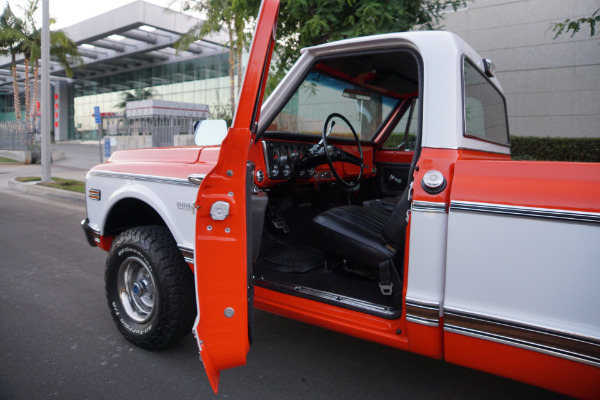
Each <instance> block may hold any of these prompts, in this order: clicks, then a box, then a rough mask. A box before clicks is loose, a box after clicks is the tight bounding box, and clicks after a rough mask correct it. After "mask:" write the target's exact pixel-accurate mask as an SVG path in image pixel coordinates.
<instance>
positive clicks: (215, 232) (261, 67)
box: [194, 0, 279, 393]
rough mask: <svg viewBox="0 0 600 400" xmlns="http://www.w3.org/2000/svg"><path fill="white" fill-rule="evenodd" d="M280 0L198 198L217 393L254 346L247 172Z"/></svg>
mask: <svg viewBox="0 0 600 400" xmlns="http://www.w3.org/2000/svg"><path fill="white" fill-rule="evenodd" d="M278 11H279V0H263V2H262V5H261V8H260V11H259V19H258V24H257V27H256V31H255V33H254V39H253V41H252V46H251V52H250V59H249V62H248V67H247V70H246V74H245V77H244V83H243V85H242V90H241V92H240V98H239V101H238V108H237V110H236V113H235V116H234V119H233V124H232V126H231V128H229V132H228V134H227V137H226V138H225V139H224V140H223V143H222V145H221V151H220V154H219V161H218V162H217V164H216V165H215V167H214V169H213V170H212V171H211V172H210V173H209V174H208V175H207V176H206V177H205V178H204V180H203V181H202V184H201V186H200V190H199V191H198V197H197V199H196V206H197V212H196V239H195V240H196V249H195V254H196V256H195V257H196V259H195V278H196V302H197V305H198V318H197V320H196V323H195V325H194V333H195V334H196V338H197V340H198V347H199V349H200V354H201V357H202V360H203V362H204V368H205V369H206V373H207V375H208V379H209V380H210V383H211V385H212V388H213V390H214V391H215V393H216V392H217V390H218V387H219V376H220V372H221V370H223V369H227V368H233V367H238V366H241V365H244V364H246V354H247V353H248V350H249V348H250V341H249V337H248V334H249V332H248V320H249V315H251V314H250V313H251V310H249V308H250V307H249V303H250V301H251V293H252V290H251V289H252V288H251V282H249V279H248V268H249V267H250V266H249V265H248V241H247V233H246V232H247V231H246V224H247V216H246V197H247V195H248V194H247V193H246V190H247V189H246V179H247V173H246V170H247V167H246V164H247V160H248V150H249V148H250V144H251V141H252V134H253V129H254V127H255V126H256V124H257V121H258V117H259V113H260V107H261V105H262V98H263V94H264V88H265V83H266V80H267V75H268V71H269V64H270V61H271V54H272V51H273V45H274V42H275V27H276V24H277V14H278Z"/></svg>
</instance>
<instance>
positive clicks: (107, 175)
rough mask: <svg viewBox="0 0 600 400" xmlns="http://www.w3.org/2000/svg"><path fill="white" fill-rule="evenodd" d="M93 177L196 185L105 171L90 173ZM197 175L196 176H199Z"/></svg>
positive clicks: (174, 179)
mask: <svg viewBox="0 0 600 400" xmlns="http://www.w3.org/2000/svg"><path fill="white" fill-rule="evenodd" d="M91 174H92V175H93V176H100V177H104V178H116V179H131V180H136V181H144V182H154V183H166V184H168V185H179V186H189V187H197V186H198V184H197V183H192V182H189V181H188V180H187V179H181V178H168V177H164V176H154V175H144V174H130V173H126V172H105V171H92V172H91ZM200 175H201V174H198V175H197V176H200Z"/></svg>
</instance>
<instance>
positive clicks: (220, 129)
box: [194, 119, 227, 146]
mask: <svg viewBox="0 0 600 400" xmlns="http://www.w3.org/2000/svg"><path fill="white" fill-rule="evenodd" d="M225 136H227V122H225V120H222V119H206V120H203V121H196V122H194V143H195V144H196V146H215V145H220V144H221V142H222V141H223V139H225Z"/></svg>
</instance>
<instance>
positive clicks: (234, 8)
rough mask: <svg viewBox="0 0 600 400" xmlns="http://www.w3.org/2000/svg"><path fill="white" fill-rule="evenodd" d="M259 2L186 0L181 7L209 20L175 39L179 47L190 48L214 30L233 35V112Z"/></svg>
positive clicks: (231, 37)
mask: <svg viewBox="0 0 600 400" xmlns="http://www.w3.org/2000/svg"><path fill="white" fill-rule="evenodd" d="M258 3H259V2H258V0H183V2H182V6H181V8H182V11H185V12H189V11H192V12H195V13H198V14H199V15H201V16H204V18H205V20H204V21H202V22H201V23H198V24H196V25H194V26H193V27H192V28H191V29H190V30H188V31H187V32H186V33H184V34H183V35H182V36H181V38H179V40H177V42H175V47H176V49H177V50H179V51H181V50H187V49H188V48H189V47H190V44H192V43H193V42H195V41H196V40H200V39H202V38H204V37H205V36H206V35H207V34H209V33H212V32H219V31H221V30H225V31H226V32H227V35H228V36H229V42H228V45H229V48H230V51H229V89H230V92H229V95H230V99H229V103H230V105H231V111H232V113H233V111H234V110H235V97H236V82H235V80H236V79H235V75H236V65H237V66H238V69H237V78H238V79H237V81H238V84H241V81H242V68H241V65H242V51H243V49H244V48H245V47H247V46H248V43H249V39H248V36H247V35H246V33H245V29H246V27H247V26H248V24H249V23H250V22H251V21H252V20H253V19H254V17H255V16H256V13H257V12H258Z"/></svg>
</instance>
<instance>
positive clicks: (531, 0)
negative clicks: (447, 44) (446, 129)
mask: <svg viewBox="0 0 600 400" xmlns="http://www.w3.org/2000/svg"><path fill="white" fill-rule="evenodd" d="M599 8H600V2H599V1H598V0H569V1H565V0H510V1H507V0H474V1H471V2H469V3H468V6H467V8H466V9H462V10H459V11H456V12H449V13H447V14H445V17H446V18H445V21H443V22H442V23H443V24H444V25H445V27H444V29H446V30H449V31H451V32H454V33H456V34H458V35H459V36H461V37H462V38H463V39H464V40H465V41H467V43H469V44H470V45H471V46H473V47H474V48H475V50H477V52H478V53H479V54H480V55H481V56H482V57H485V58H490V59H491V60H492V61H493V62H494V64H495V65H496V71H497V76H498V79H499V80H500V82H501V83H502V86H503V89H504V92H505V94H506V100H507V106H508V115H509V124H510V130H511V134H513V135H518V136H538V137H545V136H550V137H600V34H596V36H595V37H593V38H591V37H590V30H589V28H588V27H587V26H585V27H583V29H582V30H581V31H580V32H579V33H577V34H576V35H575V36H573V37H571V35H570V33H569V34H567V35H564V34H563V35H562V36H560V37H559V38H557V39H553V38H554V33H553V32H552V26H553V24H554V23H556V22H562V21H564V20H565V19H567V18H570V19H571V20H577V19H579V18H581V17H590V16H591V15H592V14H593V13H594V12H595V11H596V10H598V9H599ZM597 29H598V27H597Z"/></svg>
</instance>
